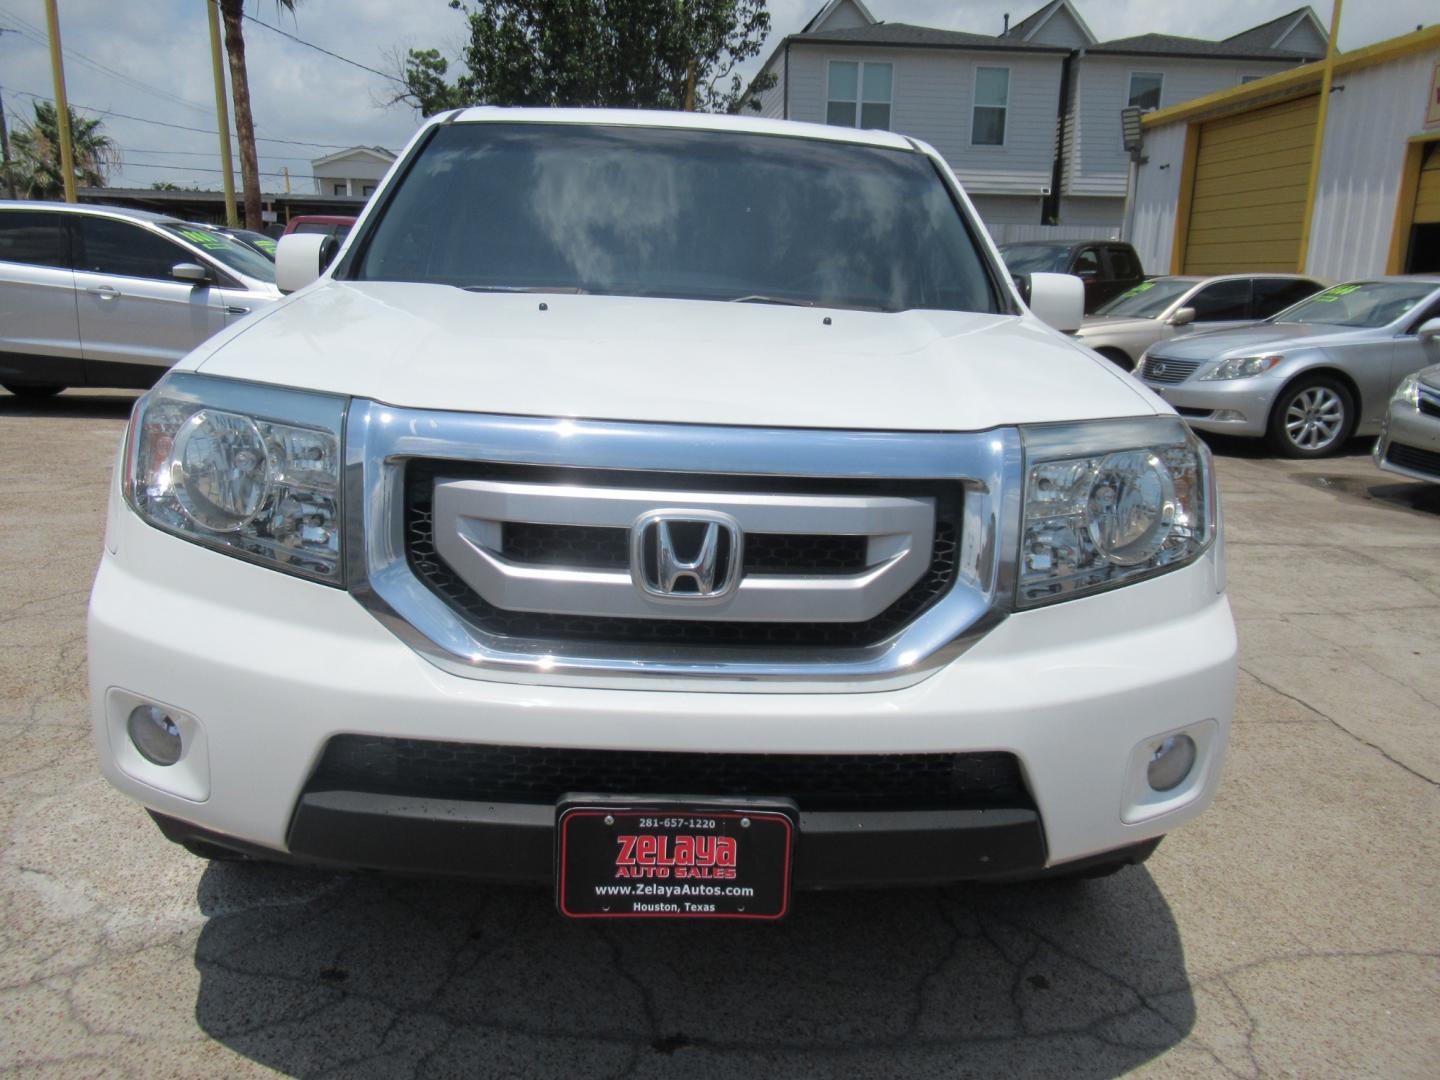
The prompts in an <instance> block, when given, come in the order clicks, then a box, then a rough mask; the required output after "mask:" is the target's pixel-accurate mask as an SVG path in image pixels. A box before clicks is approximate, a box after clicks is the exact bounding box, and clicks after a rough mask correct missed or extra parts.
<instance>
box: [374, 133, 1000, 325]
mask: <svg viewBox="0 0 1440 1080" xmlns="http://www.w3.org/2000/svg"><path fill="white" fill-rule="evenodd" d="M359 250H360V252H361V253H360V256H359V259H358V261H357V263H356V264H355V266H354V267H353V269H352V270H350V271H349V272H348V275H347V276H349V277H351V278H353V279H357V280H362V281H418V282H435V283H441V284H448V285H456V286H459V287H462V288H471V289H477V290H487V289H490V290H497V291H508V290H535V291H541V292H544V291H555V292H588V293H605V294H611V295H623V296H665V297H679V298H688V299H701V300H745V301H751V302H760V303H792V304H805V305H810V304H814V305H824V306H831V307H857V308H870V309H876V310H884V311H900V310H904V309H907V308H947V309H953V310H960V311H988V312H994V311H999V310H1002V308H1001V307H1000V300H999V298H998V297H997V296H996V293H995V290H994V289H993V287H992V284H991V279H990V276H989V275H988V274H987V273H986V267H985V264H984V262H983V260H982V258H981V256H980V253H979V249H978V247H977V245H976V243H975V241H974V238H973V237H972V236H971V234H970V232H969V230H968V229H967V228H966V225H965V221H964V219H963V218H962V217H961V215H960V212H959V211H958V210H957V208H956V206H955V203H954V202H953V201H952V200H951V197H950V194H949V191H948V190H947V188H946V187H945V185H944V184H943V183H942V181H941V180H940V177H939V174H938V173H936V171H935V169H934V168H933V166H932V165H931V164H930V162H929V160H928V159H927V158H925V157H924V156H923V155H922V154H919V153H916V152H913V151H909V150H889V149H882V148H875V147H868V146H858V145H854V144H846V143H840V142H833V143H832V142H825V141H821V140H818V139H796V138H786V137H780V136H774V135H751V134H740V133H734V132H723V131H685V130H675V129H655V128H639V127H635V128H632V127H625V126H619V125H616V126H601V125H594V126H591V125H579V124H500V123H478V124H475V123H461V124H451V125H448V126H444V127H440V128H437V129H436V130H435V133H434V135H433V136H432V137H431V138H430V140H429V142H428V144H427V145H426V146H425V147H424V149H423V150H422V151H421V152H420V155H419V157H418V158H417V159H416V161H415V162H414V164H413V165H412V166H411V167H410V169H409V170H408V171H407V173H406V174H405V177H404V180H403V182H402V183H401V184H400V186H399V187H398V189H397V190H396V191H395V194H394V196H393V198H392V199H391V201H390V202H389V203H388V204H387V205H386V206H385V208H384V211H383V213H382V215H381V216H380V218H379V220H378V222H376V224H375V225H374V227H373V229H372V230H370V231H369V234H368V236H366V237H364V238H362V247H361V248H360V249H359Z"/></svg>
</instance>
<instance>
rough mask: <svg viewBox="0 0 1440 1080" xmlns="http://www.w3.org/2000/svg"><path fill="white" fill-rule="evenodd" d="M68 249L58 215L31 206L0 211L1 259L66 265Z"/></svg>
mask: <svg viewBox="0 0 1440 1080" xmlns="http://www.w3.org/2000/svg"><path fill="white" fill-rule="evenodd" d="M69 249H70V243H69V237H68V235H67V234H66V230H65V221H64V218H63V217H62V215H60V214H45V213H40V212H37V211H34V210H7V211H5V212H4V213H0V259H3V260H4V261H5V262H16V263H29V264H30V265H31V266H58V267H67V266H69V265H70V250H69Z"/></svg>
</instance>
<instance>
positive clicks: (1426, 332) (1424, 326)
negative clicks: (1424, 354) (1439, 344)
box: [1415, 319, 1440, 341]
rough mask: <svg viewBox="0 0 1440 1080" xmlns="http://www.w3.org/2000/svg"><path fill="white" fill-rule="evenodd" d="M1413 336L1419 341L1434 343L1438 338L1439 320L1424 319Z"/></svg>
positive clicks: (1439, 331) (1439, 333)
mask: <svg viewBox="0 0 1440 1080" xmlns="http://www.w3.org/2000/svg"><path fill="white" fill-rule="evenodd" d="M1415 336H1416V337H1417V338H1419V339H1420V340H1421V341H1434V340H1435V339H1436V338H1437V337H1440V319H1426V320H1425V321H1424V322H1423V323H1421V324H1420V327H1419V329H1417V330H1416V331H1415Z"/></svg>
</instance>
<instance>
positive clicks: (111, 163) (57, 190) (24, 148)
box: [10, 101, 120, 199]
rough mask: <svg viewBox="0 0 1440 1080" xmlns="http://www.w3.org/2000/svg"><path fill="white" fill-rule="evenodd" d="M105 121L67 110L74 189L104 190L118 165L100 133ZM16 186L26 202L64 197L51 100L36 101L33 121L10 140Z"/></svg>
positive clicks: (111, 145)
mask: <svg viewBox="0 0 1440 1080" xmlns="http://www.w3.org/2000/svg"><path fill="white" fill-rule="evenodd" d="M103 123H104V121H102V120H99V119H98V118H97V119H91V118H90V117H85V116H79V115H77V114H76V112H75V110H74V109H73V108H72V109H71V110H70V142H71V148H72V152H73V154H74V159H75V160H74V165H75V186H76V187H104V186H105V181H106V179H107V178H108V176H109V173H110V170H111V169H113V168H116V167H118V166H119V164H120V151H119V148H118V147H116V145H115V140H114V139H112V138H110V137H109V136H108V135H105V134H104V133H103V132H101V130H100V129H101V127H102V125H103ZM10 149H11V156H12V158H13V160H12V161H11V164H10V168H11V169H12V170H13V171H14V175H15V187H16V189H17V190H18V192H19V193H20V195H21V197H23V198H28V199H58V198H61V197H63V195H64V191H65V181H64V176H63V173H62V172H61V168H60V113H59V110H57V109H56V108H55V103H54V102H51V101H37V102H35V119H34V120H33V121H32V122H30V123H28V124H22V125H21V127H20V128H19V130H17V131H16V132H15V134H14V135H12V136H11V137H10Z"/></svg>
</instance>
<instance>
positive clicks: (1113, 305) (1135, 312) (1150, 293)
mask: <svg viewBox="0 0 1440 1080" xmlns="http://www.w3.org/2000/svg"><path fill="white" fill-rule="evenodd" d="M1194 287H1195V282H1193V281H1169V280H1166V279H1164V278H1159V279H1156V280H1152V281H1142V282H1140V284H1139V285H1135V286H1133V287H1132V288H1129V289H1126V290H1125V291H1124V292H1123V293H1121V294H1120V295H1119V296H1117V297H1115V299H1114V300H1111V301H1110V302H1109V303H1105V304H1101V305H1100V306H1099V307H1098V308H1096V309H1095V314H1096V315H1127V316H1130V317H1131V318H1136V319H1158V318H1159V317H1160V315H1161V314H1162V313H1163V312H1164V311H1165V309H1166V308H1168V307H1169V306H1170V305H1171V304H1173V303H1174V302H1175V301H1176V300H1179V299H1180V297H1182V296H1184V295H1185V294H1186V293H1187V292H1189V291H1190V290H1191V289H1193V288H1194Z"/></svg>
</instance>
